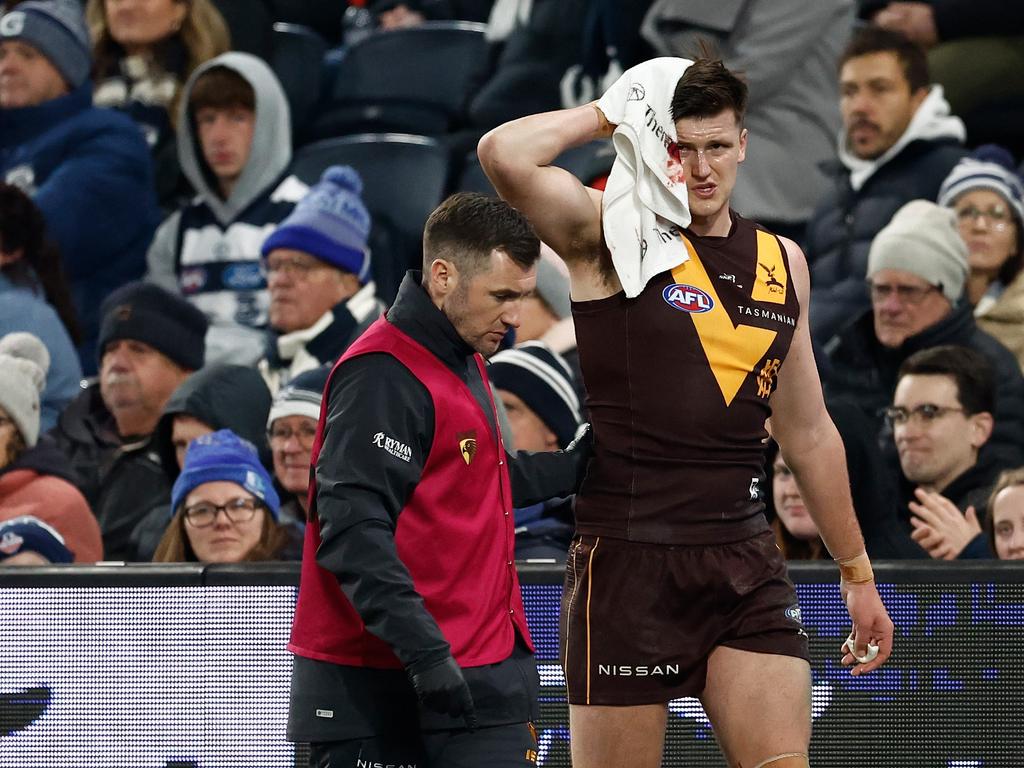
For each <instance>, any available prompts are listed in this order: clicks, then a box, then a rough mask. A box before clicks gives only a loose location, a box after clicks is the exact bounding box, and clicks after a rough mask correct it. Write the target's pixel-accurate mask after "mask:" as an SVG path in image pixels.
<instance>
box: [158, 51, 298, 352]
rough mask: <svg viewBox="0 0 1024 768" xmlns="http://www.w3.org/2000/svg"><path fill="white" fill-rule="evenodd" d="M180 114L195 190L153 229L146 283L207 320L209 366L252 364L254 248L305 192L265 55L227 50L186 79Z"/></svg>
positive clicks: (259, 282) (260, 309) (262, 305)
mask: <svg viewBox="0 0 1024 768" xmlns="http://www.w3.org/2000/svg"><path fill="white" fill-rule="evenodd" d="M179 120H180V125H181V130H180V131H179V132H178V159H179V161H180V163H181V168H182V171H183V173H184V174H185V176H186V178H188V180H189V181H190V182H191V184H192V186H193V187H194V188H195V190H196V191H197V195H196V197H195V198H194V199H193V200H192V201H191V202H190V203H189V204H188V205H186V206H184V207H183V208H182V209H181V210H179V211H176V212H175V213H173V214H171V215H170V216H169V217H168V218H167V220H166V221H164V223H163V224H162V225H161V226H160V228H159V229H158V230H157V233H156V237H155V238H154V240H153V244H152V246H151V247H150V249H149V253H148V255H147V262H148V263H147V269H148V273H147V279H148V280H150V281H151V282H154V283H157V284H158V285H161V286H163V287H164V288H167V289H168V290H172V291H176V292H178V293H181V294H182V295H184V296H185V297H186V298H188V299H189V301H191V302H192V303H193V304H194V305H195V306H196V307H198V308H199V309H200V310H202V311H203V312H204V313H205V314H206V316H207V317H208V318H209V320H210V331H209V333H208V335H207V340H206V349H207V362H234V363H240V364H243V365H248V364H252V363H255V361H256V360H258V359H259V358H260V357H262V356H263V351H264V349H263V348H264V333H265V329H266V326H267V313H268V308H269V304H270V298H269V294H268V292H267V283H266V279H265V276H264V272H263V268H262V265H261V263H260V249H261V246H262V245H263V241H264V240H265V239H266V238H267V236H268V235H269V234H270V233H271V232H272V231H273V230H274V228H275V227H276V225H277V224H278V223H279V222H280V221H281V220H283V219H284V218H285V217H287V216H288V215H289V214H290V213H291V212H292V209H293V208H294V207H295V203H296V202H298V201H299V200H300V199H301V198H302V197H303V196H304V195H305V194H306V192H307V187H306V185H305V184H303V183H302V182H301V181H299V180H298V179H297V178H296V177H295V176H292V175H290V173H289V166H290V164H291V159H292V156H291V118H290V115H289V112H288V102H287V99H286V97H285V94H284V91H283V90H282V88H281V84H280V83H279V82H278V80H277V78H276V77H275V76H274V73H273V72H272V71H271V69H270V68H269V67H268V66H267V65H266V64H265V63H264V62H263V61H262V60H260V59H258V58H256V57H255V56H252V55H249V54H246V53H235V52H232V53H225V54H223V55H221V56H218V57H216V58H214V59H211V60H210V61H208V62H207V63H206V64H204V65H202V66H201V67H199V68H198V69H196V71H195V72H194V73H193V75H192V77H190V78H189V80H188V82H187V83H186V84H185V88H184V91H183V94H182V99H181V107H180V114H179Z"/></svg>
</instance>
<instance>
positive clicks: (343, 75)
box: [313, 21, 490, 137]
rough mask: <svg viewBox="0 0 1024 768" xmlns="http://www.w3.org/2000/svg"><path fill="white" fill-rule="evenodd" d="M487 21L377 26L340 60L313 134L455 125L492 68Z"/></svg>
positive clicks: (432, 130)
mask: <svg viewBox="0 0 1024 768" xmlns="http://www.w3.org/2000/svg"><path fill="white" fill-rule="evenodd" d="M485 28H486V27H485V25H484V24H479V23H474V22H467V21H435V22H427V23H425V24H422V25H420V26H418V27H413V28H410V29H397V30H388V31H377V32H374V33H372V34H370V35H369V36H367V37H366V38H364V39H363V40H360V41H359V42H357V43H356V44H354V45H353V46H351V47H350V48H349V49H348V50H347V51H346V52H345V54H344V56H343V57H342V59H341V61H340V62H339V65H338V70H337V74H336V77H335V80H334V84H333V87H332V88H331V93H330V103H329V104H328V105H327V107H326V109H325V111H324V114H323V115H321V117H320V118H319V119H318V120H317V121H316V125H315V127H314V129H313V133H314V135H315V136H318V137H324V136H338V135H342V134H346V133H354V132H358V131H399V132H413V133H417V134H431V135H435V134H442V133H445V132H447V131H449V130H451V129H452V128H454V127H457V126H458V124H459V122H460V120H461V119H462V116H463V115H464V113H465V107H466V104H467V102H468V100H469V98H470V95H471V94H472V93H473V91H474V89H475V88H477V87H479V85H480V84H481V83H482V82H483V81H484V79H485V78H486V76H487V72H488V68H489V66H490V49H489V44H488V43H487V41H486V40H485V39H484V29H485Z"/></svg>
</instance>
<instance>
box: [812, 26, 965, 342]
mask: <svg viewBox="0 0 1024 768" xmlns="http://www.w3.org/2000/svg"><path fill="white" fill-rule="evenodd" d="M839 67H840V69H839V90H840V100H839V106H840V111H841V112H842V116H843V130H842V131H841V133H840V134H839V163H838V164H836V165H835V166H834V167H833V168H832V174H833V178H834V185H833V187H832V190H831V191H830V192H829V193H828V194H827V195H826V196H825V197H824V198H823V199H822V200H821V202H820V203H819V204H818V207H817V209H816V210H815V212H814V215H813V216H812V217H811V220H810V222H809V224H808V226H807V236H806V242H805V243H804V250H805V251H806V253H807V262H808V264H809V266H810V268H811V306H810V322H811V335H812V337H813V338H814V340H815V341H816V342H818V343H820V344H824V343H825V342H827V341H828V340H829V339H831V338H832V336H834V335H835V334H837V333H838V332H839V331H841V330H842V329H843V328H844V327H845V326H846V325H848V324H849V323H851V322H854V321H855V320H856V319H857V318H858V317H859V316H861V315H862V314H863V313H865V312H867V311H868V310H869V309H870V308H871V301H870V299H869V297H868V291H867V287H866V284H865V282H864V279H865V275H866V270H867V263H868V249H869V247H870V246H871V241H872V239H873V238H874V237H875V235H876V234H878V232H879V231H880V230H881V229H882V227H884V226H885V225H886V224H888V223H889V220H890V219H891V218H892V216H893V214H894V213H896V211H898V210H899V209H900V208H901V207H903V205H904V204H905V203H908V202H910V201H911V200H918V199H924V200H935V198H936V197H937V195H938V193H939V187H940V186H941V185H942V182H943V180H944V179H945V178H946V176H947V174H949V172H950V171H951V170H952V169H953V166H954V165H956V164H957V162H958V161H959V160H960V158H962V157H964V155H966V154H967V151H966V150H965V149H964V148H963V146H962V145H963V142H964V138H965V136H966V131H965V129H964V124H963V122H962V121H961V120H960V118H958V117H954V116H952V115H950V112H949V104H948V103H947V102H946V100H945V98H944V97H943V95H942V86H939V85H932V86H930V87H929V85H928V83H929V75H928V61H927V59H926V58H925V54H924V51H923V50H921V48H919V47H918V46H917V45H915V44H914V43H912V42H910V41H909V40H907V38H905V37H903V36H902V35H900V34H898V33H895V32H887V31H885V30H882V29H877V28H874V27H868V28H866V29H862V30H861V31H860V32H858V33H857V34H856V35H855V36H854V37H853V39H852V40H851V41H850V44H849V45H848V46H847V48H846V50H845V51H844V52H843V55H842V57H841V59H840V65H839ZM795 183H801V182H800V181H796V182H795Z"/></svg>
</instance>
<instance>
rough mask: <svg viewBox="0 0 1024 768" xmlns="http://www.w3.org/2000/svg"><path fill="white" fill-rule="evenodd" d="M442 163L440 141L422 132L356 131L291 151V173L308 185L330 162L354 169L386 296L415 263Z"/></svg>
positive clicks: (440, 183) (439, 188)
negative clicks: (361, 187) (370, 229)
mask: <svg viewBox="0 0 1024 768" xmlns="http://www.w3.org/2000/svg"><path fill="white" fill-rule="evenodd" d="M448 163H449V158H448V150H447V149H446V148H445V146H444V145H443V144H442V143H441V142H439V141H437V140H436V139H433V138H430V137H427V136H411V135H407V134H359V135H355V136H342V137H338V138H333V139H325V140H323V141H318V142H316V143H314V144H308V145H306V146H304V147H302V148H300V149H298V150H296V152H295V159H294V161H293V163H292V172H293V173H294V174H295V175H296V176H298V177H299V178H300V179H302V180H303V181H304V182H306V183H307V184H314V183H315V182H316V181H317V180H318V179H319V178H320V174H321V173H323V171H324V169H325V168H327V167H328V166H331V165H351V166H352V167H353V168H355V169H356V170H357V171H359V175H360V176H362V178H363V202H364V203H365V204H366V207H367V209H368V210H369V211H370V215H371V217H372V218H373V231H372V232H371V238H370V242H371V248H373V249H374V253H373V261H372V264H373V273H374V278H375V280H376V281H377V283H378V286H377V287H378V293H379V294H380V295H381V297H382V298H384V299H385V300H386V301H390V300H391V299H393V298H394V291H396V290H397V288H398V283H399V282H400V281H401V277H402V275H403V274H405V271H406V270H407V269H410V268H414V267H418V266H419V265H420V260H421V250H420V241H421V239H422V236H423V225H424V224H425V223H426V221H427V217H428V216H429V215H430V213H431V211H433V210H434V208H435V207H437V204H438V203H440V202H441V200H442V198H443V197H444V193H445V188H446V184H447V181H448Z"/></svg>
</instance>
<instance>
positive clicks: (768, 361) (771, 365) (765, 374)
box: [757, 357, 782, 397]
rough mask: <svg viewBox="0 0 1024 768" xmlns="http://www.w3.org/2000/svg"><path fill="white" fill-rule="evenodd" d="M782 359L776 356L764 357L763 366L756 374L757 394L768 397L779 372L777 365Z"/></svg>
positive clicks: (780, 363)
mask: <svg viewBox="0 0 1024 768" xmlns="http://www.w3.org/2000/svg"><path fill="white" fill-rule="evenodd" d="M780 365H782V361H781V360H779V359H778V358H777V357H775V358H772V357H766V358H765V360H764V367H763V368H762V369H761V371H760V373H758V374H757V396H758V397H768V396H769V395H770V394H771V393H772V390H773V389H774V388H775V377H776V376H777V375H778V373H779V366H780Z"/></svg>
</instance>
